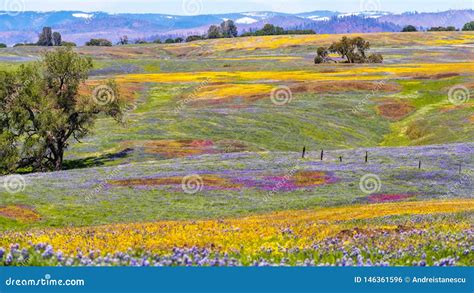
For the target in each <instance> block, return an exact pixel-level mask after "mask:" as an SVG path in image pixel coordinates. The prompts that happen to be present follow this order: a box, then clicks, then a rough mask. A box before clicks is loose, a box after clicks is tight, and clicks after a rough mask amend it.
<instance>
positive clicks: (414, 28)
mask: <svg viewBox="0 0 474 293" xmlns="http://www.w3.org/2000/svg"><path fill="white" fill-rule="evenodd" d="M417 31H418V30H417V29H416V27H414V26H412V25H407V26H406V27H404V28H403V29H402V32H404V33H407V32H417Z"/></svg>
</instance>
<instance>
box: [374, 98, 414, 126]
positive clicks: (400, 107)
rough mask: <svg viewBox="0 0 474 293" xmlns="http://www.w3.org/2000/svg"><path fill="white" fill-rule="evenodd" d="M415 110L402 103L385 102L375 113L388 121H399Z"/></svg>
mask: <svg viewBox="0 0 474 293" xmlns="http://www.w3.org/2000/svg"><path fill="white" fill-rule="evenodd" d="M414 109H415V108H414V107H413V106H411V105H410V104H408V103H406V102H403V101H395V100H392V101H386V102H383V103H382V104H381V105H378V106H377V112H378V113H379V115H380V116H382V117H384V118H387V119H390V120H394V121H397V120H400V119H402V118H404V117H406V116H407V115H408V114H410V113H411V112H413V110H414Z"/></svg>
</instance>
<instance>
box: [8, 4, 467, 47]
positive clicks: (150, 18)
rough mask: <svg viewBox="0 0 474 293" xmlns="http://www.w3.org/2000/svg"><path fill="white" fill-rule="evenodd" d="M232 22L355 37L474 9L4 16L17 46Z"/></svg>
mask: <svg viewBox="0 0 474 293" xmlns="http://www.w3.org/2000/svg"><path fill="white" fill-rule="evenodd" d="M227 19H232V20H234V21H235V23H236V24H237V26H238V28H239V31H240V32H246V31H249V30H255V29H260V28H262V27H263V25H265V24H266V23H272V24H274V25H277V26H281V27H283V28H285V29H293V28H304V29H314V30H315V31H316V32H317V33H351V32H380V31H399V30H400V29H401V28H402V27H403V26H405V25H408V24H412V25H415V26H417V27H421V28H429V27H431V26H448V25H452V26H455V27H457V28H460V27H462V25H464V23H466V22H468V21H471V20H473V19H474V11H473V10H450V11H445V12H435V13H403V14H393V13H390V12H383V11H365V12H355V13H343V12H337V11H327V10H322V11H312V12H305V13H298V14H288V13H279V12H271V11H259V12H244V13H227V14H215V15H196V16H177V15H168V14H155V13H150V14H132V13H121V14H110V13H105V12H87V13H86V12H82V11H54V12H30V11H27V12H22V13H18V14H17V13H7V12H0V42H3V43H7V44H8V45H12V44H15V43H20V42H34V41H36V40H37V38H38V34H39V32H40V31H41V29H42V27H44V26H50V27H52V28H53V30H55V31H59V32H61V34H62V35H63V39H64V40H67V41H73V42H76V43H78V44H84V43H85V42H86V41H88V40H89V39H90V38H107V39H110V40H112V41H114V42H116V41H117V40H118V39H119V37H120V36H122V35H127V36H128V37H129V39H131V40H134V39H150V38H151V37H152V36H154V37H163V38H164V37H167V36H187V35H191V34H204V33H205V32H206V31H207V28H208V27H209V26H210V25H211V24H219V23H220V22H222V21H223V20H227Z"/></svg>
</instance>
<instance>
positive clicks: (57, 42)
mask: <svg viewBox="0 0 474 293" xmlns="http://www.w3.org/2000/svg"><path fill="white" fill-rule="evenodd" d="M357 21H359V22H360V23H358V22H357ZM334 23H337V24H339V25H340V26H344V25H346V24H347V23H350V24H351V25H352V26H356V27H357V26H359V25H360V26H361V27H367V26H371V25H373V26H378V27H379V28H382V31H399V30H397V29H396V28H398V27H397V26H395V25H394V24H390V23H385V22H384V23H378V22H377V21H376V20H375V19H366V18H361V17H358V16H350V17H343V18H337V17H333V18H331V19H330V20H328V21H322V22H320V23H319V24H318V27H317V28H318V32H319V33H328V32H327V30H326V27H327V26H331V25H333V24H334ZM352 28H353V29H354V27H352ZM315 29H316V27H315V24H309V25H300V26H298V27H294V28H292V29H287V30H285V29H284V28H282V27H279V26H275V25H273V24H269V23H267V24H265V25H264V26H263V28H261V29H257V30H255V31H252V30H250V31H248V32H244V33H242V34H240V35H239V34H238V30H237V26H236V25H235V23H234V21H232V20H225V21H223V22H222V23H221V24H220V25H211V26H210V27H209V29H208V30H207V33H206V34H203V35H197V34H196V35H190V36H187V37H185V36H183V37H172V36H170V37H165V38H166V39H163V37H161V38H159V37H157V38H156V39H155V40H153V41H150V40H145V39H136V40H134V41H129V39H128V37H127V36H126V35H125V36H122V37H120V40H119V41H118V42H117V43H116V44H117V45H128V44H132V43H133V44H150V43H155V44H161V43H165V44H173V43H182V42H193V41H198V40H205V39H219V38H236V37H250V36H275V35H311V34H316V31H315ZM419 30H423V28H416V27H415V26H413V25H407V26H405V27H403V29H402V30H401V31H402V32H417V31H419ZM461 30H462V31H474V21H471V22H468V23H466V24H464V26H463V27H462V29H461ZM427 31H429V32H439V31H448V32H450V31H459V29H456V28H455V27H454V26H447V27H443V26H437V27H431V28H429V29H427ZM85 45H86V46H104V47H110V46H112V45H113V43H112V42H111V41H109V40H107V39H103V38H92V39H90V40H89V41H88V42H86V44H85ZM19 46H76V44H75V43H73V42H65V41H63V40H62V37H61V34H60V33H59V32H53V30H52V29H51V28H50V27H44V28H43V31H42V32H41V33H40V34H39V36H38V41H37V42H36V43H18V44H15V45H14V46H13V47H19ZM6 47H7V45H6V44H3V43H0V48H6Z"/></svg>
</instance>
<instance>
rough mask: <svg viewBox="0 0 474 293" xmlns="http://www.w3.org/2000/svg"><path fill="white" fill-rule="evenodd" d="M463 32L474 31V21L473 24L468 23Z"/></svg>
mask: <svg viewBox="0 0 474 293" xmlns="http://www.w3.org/2000/svg"><path fill="white" fill-rule="evenodd" d="M462 30H463V31H474V21H471V22H468V23H466V24H465V25H464V26H463V27H462Z"/></svg>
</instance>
